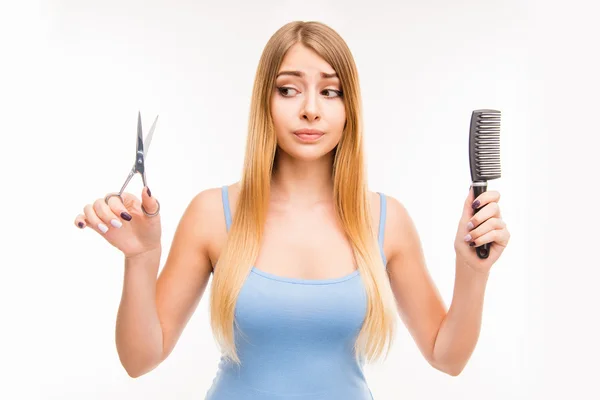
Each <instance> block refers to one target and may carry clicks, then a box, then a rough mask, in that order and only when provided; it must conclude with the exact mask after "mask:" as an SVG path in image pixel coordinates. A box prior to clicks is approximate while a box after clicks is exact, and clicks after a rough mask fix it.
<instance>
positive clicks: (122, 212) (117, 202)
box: [108, 196, 133, 221]
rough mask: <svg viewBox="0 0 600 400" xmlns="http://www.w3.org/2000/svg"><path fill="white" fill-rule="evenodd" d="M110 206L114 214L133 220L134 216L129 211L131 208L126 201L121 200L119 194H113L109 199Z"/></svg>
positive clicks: (126, 219)
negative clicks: (126, 204) (128, 207)
mask: <svg viewBox="0 0 600 400" xmlns="http://www.w3.org/2000/svg"><path fill="white" fill-rule="evenodd" d="M108 207H109V208H110V210H111V211H112V213H113V214H114V215H119V216H120V217H121V218H122V219H124V220H125V221H131V219H132V218H133V217H132V216H131V214H130V213H129V212H128V211H129V210H128V209H127V207H126V206H125V204H124V203H122V202H121V199H119V198H118V197H117V196H113V197H111V198H110V199H108Z"/></svg>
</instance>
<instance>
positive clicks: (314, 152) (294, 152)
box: [281, 145, 335, 161]
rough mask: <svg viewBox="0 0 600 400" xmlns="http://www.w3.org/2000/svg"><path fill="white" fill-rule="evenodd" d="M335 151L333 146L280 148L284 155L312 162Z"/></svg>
mask: <svg viewBox="0 0 600 400" xmlns="http://www.w3.org/2000/svg"><path fill="white" fill-rule="evenodd" d="M334 149H335V145H333V146H297V145H293V146H290V147H287V148H282V149H281V150H283V151H284V152H285V153H287V154H289V155H290V157H293V158H295V159H297V160H302V161H314V160H318V159H320V158H323V157H326V156H327V155H328V154H330V153H331V151H332V150H334Z"/></svg>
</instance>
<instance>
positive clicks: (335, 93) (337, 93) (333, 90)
mask: <svg viewBox="0 0 600 400" xmlns="http://www.w3.org/2000/svg"><path fill="white" fill-rule="evenodd" d="M324 92H329V93H334V96H328V95H326V97H329V98H332V99H333V98H336V97H342V95H343V93H342V91H341V90H335V89H325V90H323V92H322V93H324Z"/></svg>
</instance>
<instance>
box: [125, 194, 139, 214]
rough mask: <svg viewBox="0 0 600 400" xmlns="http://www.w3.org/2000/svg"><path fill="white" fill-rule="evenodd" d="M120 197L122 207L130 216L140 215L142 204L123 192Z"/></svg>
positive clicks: (134, 197) (131, 195)
mask: <svg viewBox="0 0 600 400" xmlns="http://www.w3.org/2000/svg"><path fill="white" fill-rule="evenodd" d="M121 197H122V198H123V203H122V204H123V206H125V208H126V209H127V211H128V212H129V213H130V214H132V215H135V214H140V215H141V213H142V208H141V206H142V202H141V201H140V199H138V198H137V197H136V196H134V195H133V194H131V193H128V192H124V193H123V194H122V195H121Z"/></svg>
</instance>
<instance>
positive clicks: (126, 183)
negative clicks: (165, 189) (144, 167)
mask: <svg viewBox="0 0 600 400" xmlns="http://www.w3.org/2000/svg"><path fill="white" fill-rule="evenodd" d="M136 173H139V174H140V175H142V181H143V183H144V187H146V186H147V185H146V174H144V173H143V171H142V172H140V171H139V170H137V169H136V167H135V166H134V167H133V168H132V169H131V172H129V176H127V179H126V180H125V183H124V184H123V186H122V187H121V190H120V191H119V193H110V194H108V195H106V197H105V198H104V202H105V203H106V204H108V199H110V198H111V197H118V198H119V199H120V200H121V203H123V204H125V202H124V201H123V196H122V195H123V192H124V191H125V188H126V187H127V185H128V184H129V181H131V178H132V177H133V175H134V174H136ZM155 201H156V204H157V205H158V209H157V210H156V212H154V213H149V212H147V211H146V209H145V208H144V205H143V204H142V211H143V212H144V214H146V215H147V216H149V217H154V216H155V215H157V214H158V212H159V211H160V203H159V202H158V200H155Z"/></svg>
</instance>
